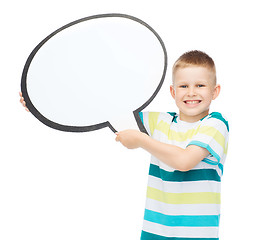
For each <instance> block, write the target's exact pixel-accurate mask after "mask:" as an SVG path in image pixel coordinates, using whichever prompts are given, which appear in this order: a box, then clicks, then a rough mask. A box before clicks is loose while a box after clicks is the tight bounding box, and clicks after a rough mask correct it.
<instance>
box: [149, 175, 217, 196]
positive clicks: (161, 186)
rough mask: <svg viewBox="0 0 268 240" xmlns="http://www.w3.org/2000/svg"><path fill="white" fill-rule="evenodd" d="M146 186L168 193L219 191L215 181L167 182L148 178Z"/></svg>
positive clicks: (152, 177) (151, 177)
mask: <svg viewBox="0 0 268 240" xmlns="http://www.w3.org/2000/svg"><path fill="white" fill-rule="evenodd" d="M148 186H149V187H153V188H156V189H158V190H161V191H164V192H168V193H191V192H217V193H220V191H221V183H220V182H215V181H209V182H208V181H195V182H179V183H178V182H168V181H163V180H162V179H161V178H157V177H154V176H149V178H148Z"/></svg>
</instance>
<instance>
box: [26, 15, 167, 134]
mask: <svg viewBox="0 0 268 240" xmlns="http://www.w3.org/2000/svg"><path fill="white" fill-rule="evenodd" d="M165 67H166V66H165V52H164V51H163V46H162V45H161V43H160V41H159V39H158V38H157V37H156V35H155V34H154V33H153V32H152V31H151V30H150V29H148V27H146V26H144V25H143V24H141V23H140V22H138V21H134V20H133V19H130V18H124V17H114V16H113V17H104V18H93V19H90V20H87V21H82V22H79V23H78V24H74V25H72V26H70V27H68V28H65V29H64V30H62V31H59V32H58V33H57V34H55V35H54V36H52V37H51V38H49V39H48V40H47V41H46V42H45V43H44V44H43V45H42V47H40V48H39V49H38V51H37V52H36V53H35V55H34V57H33V58H32V60H31V63H30V65H29V68H28V72H27V92H28V96H29V98H30V100H31V102H32V104H33V105H34V107H35V108H36V109H37V110H38V111H39V113H40V114H41V115H43V116H45V118H47V119H49V120H50V121H52V122H54V123H57V124H60V125H65V126H77V127H82V126H92V125H96V124H100V123H103V122H106V121H109V122H110V123H112V124H113V123H115V124H116V125H117V126H116V127H117V128H118V127H119V128H121V129H119V130H122V128H127V127H128V122H130V121H127V120H126V119H132V120H133V121H134V116H133V111H134V110H136V109H138V108H139V107H141V106H142V105H143V104H144V103H145V102H146V101H148V99H150V97H151V96H152V95H153V94H154V92H155V91H156V89H157V87H159V84H160V81H161V79H162V78H163V72H165ZM126 116H129V117H126ZM120 121H121V122H122V124H123V123H124V124H123V125H124V126H122V127H121V126H118V123H119V125H120ZM130 126H131V127H133V125H130Z"/></svg>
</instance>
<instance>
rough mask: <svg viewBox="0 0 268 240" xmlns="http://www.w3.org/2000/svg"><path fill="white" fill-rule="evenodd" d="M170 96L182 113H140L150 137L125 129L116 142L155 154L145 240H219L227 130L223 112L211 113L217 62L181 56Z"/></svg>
mask: <svg viewBox="0 0 268 240" xmlns="http://www.w3.org/2000/svg"><path fill="white" fill-rule="evenodd" d="M170 93H171V96H172V97H173V98H174V100H175V103H176V105H177V106H178V108H179V114H176V113H158V112H144V113H140V117H141V120H142V121H143V124H144V126H145V128H146V130H147V132H148V134H149V136H148V135H146V134H144V133H142V132H139V131H136V130H125V131H122V132H118V133H117V137H116V141H119V142H121V143H122V144H123V145H124V146H125V147H127V148H130V149H133V148H139V147H141V148H143V149H145V150H146V151H148V152H149V153H151V155H152V158H151V164H150V170H149V179H148V187H147V199H146V207H145V214H144V223H143V230H142V234H141V240H168V239H169V240H171V239H172V240H176V239H185V240H186V239H187V240H191V239H207V240H208V239H214V240H216V239H219V236H218V235H219V234H218V228H219V218H220V182H221V176H222V171H223V164H224V161H225V158H226V153H227V147H228V132H229V126H228V122H227V121H226V120H225V119H224V118H223V117H222V115H221V114H220V113H217V112H213V113H210V114H209V107H210V104H211V102H212V100H214V99H216V98H217V96H218V95H219V93H220V85H218V84H217V83H216V69H215V65H214V62H213V60H212V59H211V58H210V57H209V56H208V55H207V54H205V53H203V52H201V51H190V52H187V53H185V54H183V55H182V56H181V57H180V58H179V59H178V60H177V61H176V62H175V64H174V66H173V84H172V85H171V86H170Z"/></svg>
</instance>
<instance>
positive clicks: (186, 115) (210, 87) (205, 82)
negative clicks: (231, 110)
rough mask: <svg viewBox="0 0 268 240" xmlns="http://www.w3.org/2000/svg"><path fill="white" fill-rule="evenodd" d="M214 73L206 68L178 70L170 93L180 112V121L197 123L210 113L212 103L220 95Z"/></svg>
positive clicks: (193, 67)
mask: <svg viewBox="0 0 268 240" xmlns="http://www.w3.org/2000/svg"><path fill="white" fill-rule="evenodd" d="M213 76H214V75H213V73H212V72H211V71H210V70H209V69H207V68H205V67H195V66H192V67H186V68H182V69H177V70H175V72H174V75H173V80H174V81H173V85H171V86H170V92H171V95H172V97H173V98H174V99H175V102H176V105H177V106H178V108H179V111H180V119H181V120H182V121H185V122H197V121H199V120H200V119H201V118H203V117H205V116H207V115H208V113H209V106H210V104H211V101H212V100H214V99H216V97H217V96H218V95H219V93H220V85H216V84H215V80H214V79H213Z"/></svg>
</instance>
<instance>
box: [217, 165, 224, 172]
mask: <svg viewBox="0 0 268 240" xmlns="http://www.w3.org/2000/svg"><path fill="white" fill-rule="evenodd" d="M218 166H219V169H220V170H221V174H223V165H222V164H221V163H219V165H218Z"/></svg>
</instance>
